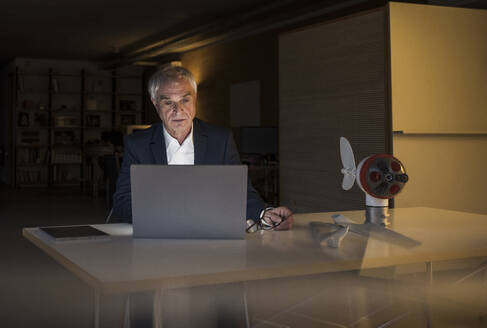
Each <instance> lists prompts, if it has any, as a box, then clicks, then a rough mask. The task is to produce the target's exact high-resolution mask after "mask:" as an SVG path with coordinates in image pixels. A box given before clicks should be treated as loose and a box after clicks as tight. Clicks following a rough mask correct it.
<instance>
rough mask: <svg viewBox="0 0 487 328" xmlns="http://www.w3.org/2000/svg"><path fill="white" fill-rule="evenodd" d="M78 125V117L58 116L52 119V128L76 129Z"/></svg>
mask: <svg viewBox="0 0 487 328" xmlns="http://www.w3.org/2000/svg"><path fill="white" fill-rule="evenodd" d="M79 124H80V120H79V118H78V117H75V116H70V115H58V116H56V117H55V118H54V126H55V127H57V128H76V127H78V126H79Z"/></svg>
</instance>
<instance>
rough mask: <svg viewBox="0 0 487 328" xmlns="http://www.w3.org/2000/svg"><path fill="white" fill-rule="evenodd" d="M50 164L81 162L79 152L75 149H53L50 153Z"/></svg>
mask: <svg viewBox="0 0 487 328" xmlns="http://www.w3.org/2000/svg"><path fill="white" fill-rule="evenodd" d="M51 163H52V164H65V163H69V164H76V163H78V164H79V163H81V152H80V151H77V150H53V151H52V154H51Z"/></svg>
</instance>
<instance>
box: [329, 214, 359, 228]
mask: <svg viewBox="0 0 487 328" xmlns="http://www.w3.org/2000/svg"><path fill="white" fill-rule="evenodd" d="M331 218H332V219H333V222H335V224H338V225H342V226H346V225H349V224H354V223H355V222H354V221H352V220H350V219H349V218H347V217H346V216H344V215H341V214H333V215H332V216H331Z"/></svg>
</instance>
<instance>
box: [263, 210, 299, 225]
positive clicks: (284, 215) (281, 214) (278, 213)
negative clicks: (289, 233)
mask: <svg viewBox="0 0 487 328" xmlns="http://www.w3.org/2000/svg"><path fill="white" fill-rule="evenodd" d="M262 220H264V221H265V222H267V223H268V224H270V225H274V226H275V225H277V226H276V227H275V228H274V229H275V230H288V229H291V228H292V226H293V222H294V218H293V212H291V210H290V209H289V208H287V207H286V206H279V207H276V208H273V209H271V210H267V211H265V213H264V217H263V218H262Z"/></svg>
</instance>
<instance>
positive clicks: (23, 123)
mask: <svg viewBox="0 0 487 328" xmlns="http://www.w3.org/2000/svg"><path fill="white" fill-rule="evenodd" d="M17 119H18V120H17V125H18V126H20V127H28V126H30V115H29V113H26V112H19V114H18V116H17Z"/></svg>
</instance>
